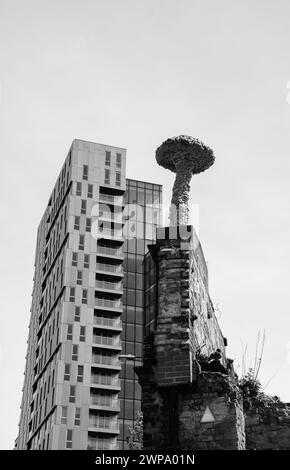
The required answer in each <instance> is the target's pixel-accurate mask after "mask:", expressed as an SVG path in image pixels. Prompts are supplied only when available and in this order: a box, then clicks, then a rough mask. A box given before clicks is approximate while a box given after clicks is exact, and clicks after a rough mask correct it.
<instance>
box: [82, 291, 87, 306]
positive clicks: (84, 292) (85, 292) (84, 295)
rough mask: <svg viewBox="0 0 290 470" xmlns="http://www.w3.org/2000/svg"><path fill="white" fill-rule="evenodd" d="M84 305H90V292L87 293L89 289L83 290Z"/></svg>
mask: <svg viewBox="0 0 290 470" xmlns="http://www.w3.org/2000/svg"><path fill="white" fill-rule="evenodd" d="M82 303H83V304H87V303H88V291H87V289H83V296H82Z"/></svg>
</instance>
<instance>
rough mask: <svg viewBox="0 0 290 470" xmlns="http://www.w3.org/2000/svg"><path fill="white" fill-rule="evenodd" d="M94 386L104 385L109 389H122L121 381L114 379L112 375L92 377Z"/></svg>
mask: <svg viewBox="0 0 290 470" xmlns="http://www.w3.org/2000/svg"><path fill="white" fill-rule="evenodd" d="M91 382H92V384H95V385H104V386H108V387H120V380H119V379H118V378H115V377H112V376H111V375H101V374H99V375H94V374H92V377H91Z"/></svg>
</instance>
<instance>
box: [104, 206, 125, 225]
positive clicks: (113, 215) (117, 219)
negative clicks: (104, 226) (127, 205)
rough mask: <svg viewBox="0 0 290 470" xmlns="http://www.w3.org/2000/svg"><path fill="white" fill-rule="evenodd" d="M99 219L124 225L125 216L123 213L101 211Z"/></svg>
mask: <svg viewBox="0 0 290 470" xmlns="http://www.w3.org/2000/svg"><path fill="white" fill-rule="evenodd" d="M99 219H100V220H105V221H109V222H114V223H117V224H122V223H123V215H122V213H121V212H108V211H102V209H101V210H100V213H99Z"/></svg>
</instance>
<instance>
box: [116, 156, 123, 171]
mask: <svg viewBox="0 0 290 470" xmlns="http://www.w3.org/2000/svg"><path fill="white" fill-rule="evenodd" d="M121 166H122V155H121V153H117V156H116V167H117V168H121Z"/></svg>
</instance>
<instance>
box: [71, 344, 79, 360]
mask: <svg viewBox="0 0 290 470" xmlns="http://www.w3.org/2000/svg"><path fill="white" fill-rule="evenodd" d="M78 350H79V347H78V345H77V344H73V347H72V356H71V359H72V361H77V360H78Z"/></svg>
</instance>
